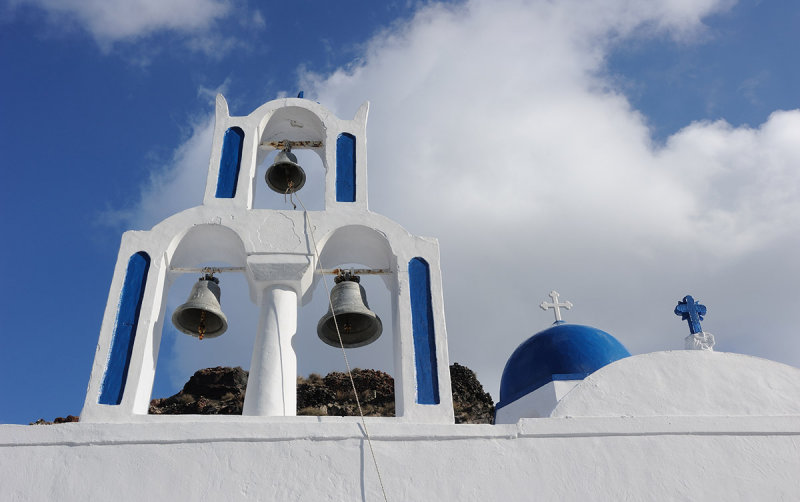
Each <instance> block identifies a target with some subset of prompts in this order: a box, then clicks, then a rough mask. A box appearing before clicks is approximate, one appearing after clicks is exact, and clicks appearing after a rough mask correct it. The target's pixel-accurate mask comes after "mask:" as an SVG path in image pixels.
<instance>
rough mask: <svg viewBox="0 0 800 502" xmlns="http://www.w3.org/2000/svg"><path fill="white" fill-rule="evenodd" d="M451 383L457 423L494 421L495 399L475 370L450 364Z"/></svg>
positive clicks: (489, 422) (486, 422)
mask: <svg viewBox="0 0 800 502" xmlns="http://www.w3.org/2000/svg"><path fill="white" fill-rule="evenodd" d="M450 385H451V386H452V388H453V414H454V415H455V419H456V423H457V424H491V423H494V401H492V396H491V395H490V394H489V393H488V392H484V390H483V385H481V383H480V382H479V381H478V377H477V376H475V372H474V371H472V370H471V369H469V368H467V367H466V366H462V365H460V364H458V363H453V364H452V365H451V366H450Z"/></svg>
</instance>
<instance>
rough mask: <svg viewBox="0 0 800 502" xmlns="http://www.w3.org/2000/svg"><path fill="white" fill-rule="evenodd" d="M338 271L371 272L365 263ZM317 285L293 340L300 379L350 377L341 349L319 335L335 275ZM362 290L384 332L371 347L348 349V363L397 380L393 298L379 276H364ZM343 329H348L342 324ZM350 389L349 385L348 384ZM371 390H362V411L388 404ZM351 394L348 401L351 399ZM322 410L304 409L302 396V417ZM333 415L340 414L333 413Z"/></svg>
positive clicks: (326, 276) (317, 279)
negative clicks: (364, 270) (344, 374)
mask: <svg viewBox="0 0 800 502" xmlns="http://www.w3.org/2000/svg"><path fill="white" fill-rule="evenodd" d="M334 267H336V268H341V269H365V268H369V267H367V266H366V265H365V264H364V263H359V262H351V263H337V264H334ZM317 276H318V277H317V278H316V283H315V284H314V286H313V288H312V290H311V291H309V293H308V294H307V297H308V298H310V301H308V303H306V304H305V305H303V306H302V307H301V310H300V313H299V316H298V325H297V336H295V337H294V339H293V343H292V345H293V347H294V349H295V352H296V354H297V373H298V376H301V377H303V378H307V377H308V376H309V375H311V374H317V375H320V376H323V377H324V376H325V375H327V374H329V373H331V372H341V373H346V372H347V367H346V365H345V362H344V358H343V356H342V349H341V347H339V346H331V345H329V344H328V343H325V342H324V341H323V340H322V339H320V336H319V335H318V325H319V321H320V319H321V318H322V317H323V316H325V315H327V314H328V312H329V309H330V304H329V301H328V298H329V291H330V290H332V289H333V288H334V287H335V284H334V278H335V277H336V276H335V275H328V274H326V275H325V282H327V291H326V287H325V286H326V285H325V282H323V280H322V277H321V275H320V274H317ZM359 277H360V283H359V284H360V286H362V287H363V288H364V292H365V294H366V298H367V305H368V308H369V310H371V311H372V312H374V313H375V314H376V315H377V316H378V317H379V318H380V321H381V324H382V332H381V334H380V336H378V337H377V339H375V340H374V341H372V342H371V343H368V344H366V345H363V346H360V347H354V348H346V349H345V351H346V353H347V360H348V362H349V364H350V368H351V369H356V368H359V369H368V370H378V371H382V372H384V373H387V374H388V375H390V376H391V377H394V376H395V371H394V328H393V326H394V323H393V318H394V312H393V306H392V295H391V294H390V291H389V288H388V287H387V285H386V282H385V280H384V278H382V277H380V276H378V275H376V274H361V275H360V276H359ZM339 326H340V329H343V328H344V326H343V325H342V323H339ZM347 385H348V386H349V385H350V384H349V382H348V383H347ZM366 390H367V389H362V388H359V389H358V391H359V398H360V399H361V401H362V403H361V405H362V407H367V410H369V409H372V408H374V407H375V405H376V403H380V404H381V408H382V407H383V405H384V404H385V403H384V402H383V400H381V396H373V395H371V394H370V393H368V392H365V391H366ZM362 393H363V395H362ZM349 394H350V393H349V391H348V397H349ZM386 409H390V410H391V413H390V414H388V415H387V416H394V407H391V406H386ZM318 413H319V410H313V409H310V410H309V409H307V410H304V409H303V406H302V399H301V396H300V395H298V414H318ZM332 413H334V414H335V413H336V410H333V411H332Z"/></svg>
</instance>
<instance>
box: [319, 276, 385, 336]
mask: <svg viewBox="0 0 800 502" xmlns="http://www.w3.org/2000/svg"><path fill="white" fill-rule="evenodd" d="M359 280H360V278H359V277H358V276H357V275H352V274H350V273H346V274H344V275H340V276H338V277H336V279H335V281H336V285H335V286H334V287H333V289H331V306H332V307H331V308H328V313H327V314H325V315H324V316H322V319H320V320H319V323H318V324H317V336H319V338H320V340H322V341H323V342H325V343H327V344H328V345H330V346H332V347H339V346H340V345H339V336H338V335H337V334H336V325H337V324H338V326H339V333H341V335H342V345H344V348H346V349H350V348H354V347H362V346H364V345H368V344H370V343H372V342H374V341H375V340H377V339H378V337H379V336H381V333H382V332H383V323H381V318H380V317H378V315H377V314H375V312H373V311H371V310H370V309H369V305H368V304H367V293H366V292H365V291H364V287H363V286H361V284H359ZM334 313H335V314H336V322H334V319H333V314H334Z"/></svg>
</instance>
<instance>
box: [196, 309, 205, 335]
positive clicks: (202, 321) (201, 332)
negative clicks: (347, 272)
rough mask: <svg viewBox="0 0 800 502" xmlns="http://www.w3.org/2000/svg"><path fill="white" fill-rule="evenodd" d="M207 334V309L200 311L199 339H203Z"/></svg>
mask: <svg viewBox="0 0 800 502" xmlns="http://www.w3.org/2000/svg"><path fill="white" fill-rule="evenodd" d="M205 334H206V311H205V310H203V311H202V312H200V323H199V324H198V325H197V335H198V336H197V339H198V340H202V339H203V335H205Z"/></svg>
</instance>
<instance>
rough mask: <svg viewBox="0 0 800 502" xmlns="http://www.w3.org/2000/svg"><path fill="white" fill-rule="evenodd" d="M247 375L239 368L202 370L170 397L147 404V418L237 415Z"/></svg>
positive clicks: (242, 399) (242, 400) (245, 386)
mask: <svg viewBox="0 0 800 502" xmlns="http://www.w3.org/2000/svg"><path fill="white" fill-rule="evenodd" d="M246 388H247V372H246V371H245V370H243V369H242V368H240V367H239V366H237V367H235V368H226V367H222V366H217V367H216V368H206V369H204V370H198V371H196V372H195V373H194V375H192V377H191V378H189V381H188V382H186V385H184V386H183V389H182V390H181V391H180V392H178V393H177V394H175V395H174V396H170V397H165V398H161V399H153V400H152V401H150V409H149V413H150V414H151V415H241V414H242V405H243V404H244V392H245V389H246Z"/></svg>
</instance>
